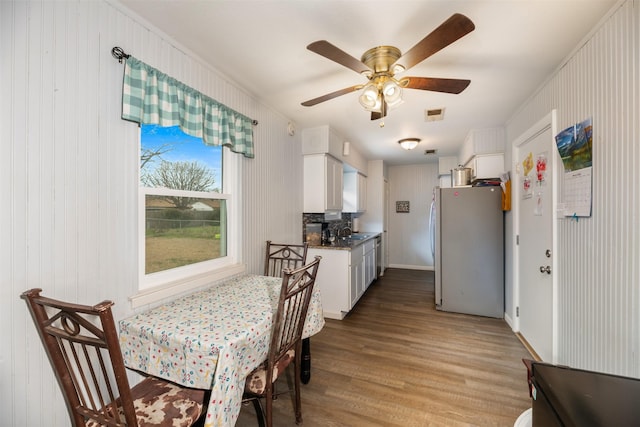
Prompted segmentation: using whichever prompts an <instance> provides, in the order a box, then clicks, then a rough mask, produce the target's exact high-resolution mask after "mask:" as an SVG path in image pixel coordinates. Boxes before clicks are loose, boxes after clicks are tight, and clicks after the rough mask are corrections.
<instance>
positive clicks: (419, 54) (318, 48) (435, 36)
mask: <svg viewBox="0 0 640 427" xmlns="http://www.w3.org/2000/svg"><path fill="white" fill-rule="evenodd" d="M474 29H475V25H474V24H473V22H471V20H470V19H469V18H467V17H466V16H464V15H462V14H459V13H456V14H454V15H452V16H451V17H450V18H449V19H447V20H446V21H444V22H443V23H442V24H440V26H439V27H438V28H436V29H435V30H433V31H432V32H431V33H430V34H428V35H427V36H426V37H425V38H423V39H422V40H421V41H420V42H418V44H416V45H415V46H414V47H412V48H411V49H409V50H408V51H407V52H405V53H404V54H402V53H401V52H400V49H398V48H396V47H394V46H377V47H374V48H372V49H369V50H367V51H366V52H365V53H364V54H363V55H362V58H361V59H360V60H357V59H356V58H354V57H353V56H351V55H349V54H348V53H346V52H344V51H343V50H341V49H339V48H337V47H336V46H334V45H332V44H331V43H329V42H328V41H326V40H319V41H317V42H313V43H311V44H310V45H309V46H307V49H309V50H310V51H312V52H315V53H317V54H318V55H321V56H324V57H325V58H328V59H330V60H332V61H334V62H337V63H338V64H340V65H343V66H345V67H347V68H350V69H352V70H353V71H355V72H357V73H360V74H362V75H364V76H365V77H366V78H367V79H368V80H369V82H368V83H365V84H359V85H355V86H350V87H347V88H344V89H340V90H337V91H335V92H331V93H328V94H326V95H322V96H319V97H317V98H313V99H310V100H308V101H305V102H303V103H302V105H303V106H305V107H311V106H313V105H316V104H319V103H321V102H324V101H328V100H330V99H333V98H337V97H338V96H341V95H346V94H348V93H351V92H355V91H357V90H360V89H364V90H363V91H362V94H361V95H360V97H359V101H360V104H362V106H363V107H364V108H365V109H366V110H368V111H371V120H377V119H380V118H382V117H385V116H386V115H387V110H388V109H389V108H392V107H394V106H396V105H398V104H400V103H401V102H402V89H403V88H406V89H420V90H429V91H434V92H445V93H454V94H458V93H460V92H462V91H463V90H465V89H466V87H467V86H469V83H470V82H471V81H470V80H460V79H443V78H437V77H403V78H400V79H396V78H395V75H396V74H397V73H400V72H402V71H405V70H407V69H409V68H411V67H413V66H414V65H416V64H418V63H419V62H422V61H423V60H425V59H427V58H428V57H430V56H431V55H433V54H434V53H436V52H438V51H440V50H441V49H444V48H445V47H447V46H448V45H450V44H451V43H453V42H454V41H456V40H458V39H459V38H461V37H463V36H465V35H466V34H468V33H470V32H471V31H473V30H474Z"/></svg>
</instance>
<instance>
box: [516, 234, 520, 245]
mask: <svg viewBox="0 0 640 427" xmlns="http://www.w3.org/2000/svg"><path fill="white" fill-rule="evenodd" d="M519 244H520V235H519V234H516V245H519Z"/></svg>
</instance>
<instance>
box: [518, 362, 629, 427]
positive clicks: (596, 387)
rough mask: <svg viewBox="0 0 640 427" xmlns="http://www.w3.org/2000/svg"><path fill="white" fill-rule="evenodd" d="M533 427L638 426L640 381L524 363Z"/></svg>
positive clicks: (599, 373)
mask: <svg viewBox="0 0 640 427" xmlns="http://www.w3.org/2000/svg"><path fill="white" fill-rule="evenodd" d="M523 362H524V363H525V365H526V366H527V377H528V378H527V379H528V383H529V394H530V396H531V407H532V426H533V427H555V426H558V427H561V426H593V427H605V426H635V425H638V420H640V406H638V396H640V379H638V378H630V377H623V376H620V375H613V374H607V373H604V372H596V371H588V370H584V369H576V368H571V367H569V366H561V365H553V364H549V363H544V362H538V361H533V360H526V359H523Z"/></svg>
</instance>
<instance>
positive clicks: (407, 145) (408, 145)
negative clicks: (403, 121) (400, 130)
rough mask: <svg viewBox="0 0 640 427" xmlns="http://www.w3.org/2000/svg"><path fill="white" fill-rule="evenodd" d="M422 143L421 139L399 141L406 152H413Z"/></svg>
mask: <svg viewBox="0 0 640 427" xmlns="http://www.w3.org/2000/svg"><path fill="white" fill-rule="evenodd" d="M420 141H421V139H420V138H403V139H401V140H399V141H398V144H400V146H401V147H402V148H404V149H405V150H407V151H409V150H413V149H414V148H416V147H417V146H418V143H419V142H420Z"/></svg>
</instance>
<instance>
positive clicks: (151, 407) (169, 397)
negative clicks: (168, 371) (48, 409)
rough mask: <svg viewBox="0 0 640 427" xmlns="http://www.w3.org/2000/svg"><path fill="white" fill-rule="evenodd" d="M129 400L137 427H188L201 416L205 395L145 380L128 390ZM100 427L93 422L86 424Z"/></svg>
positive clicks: (200, 392) (173, 385) (157, 380)
mask: <svg viewBox="0 0 640 427" xmlns="http://www.w3.org/2000/svg"><path fill="white" fill-rule="evenodd" d="M131 397H132V399H133V406H134V408H135V410H136V418H137V420H138V427H157V426H167V427H188V426H191V425H193V424H194V423H195V422H196V421H197V420H198V418H200V415H202V409H203V407H204V405H203V403H204V397H205V391H204V390H198V389H193V388H186V387H180V386H178V385H176V384H173V383H170V382H168V381H163V380H161V379H158V378H154V377H148V378H146V379H145V380H144V381H142V382H141V383H139V384H137V385H136V386H135V387H133V388H132V389H131ZM100 425H101V424H100V423H98V422H96V421H93V420H89V421H87V423H86V426H87V427H98V426H100Z"/></svg>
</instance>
